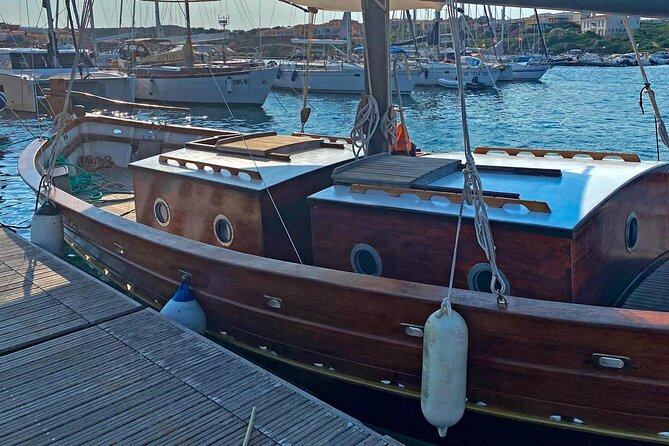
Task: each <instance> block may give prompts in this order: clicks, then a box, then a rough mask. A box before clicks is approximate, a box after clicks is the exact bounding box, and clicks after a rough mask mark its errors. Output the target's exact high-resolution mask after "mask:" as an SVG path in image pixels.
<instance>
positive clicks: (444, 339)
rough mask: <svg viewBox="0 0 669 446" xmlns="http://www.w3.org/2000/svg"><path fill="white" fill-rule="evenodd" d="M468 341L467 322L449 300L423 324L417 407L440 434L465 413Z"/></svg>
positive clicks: (444, 433)
mask: <svg viewBox="0 0 669 446" xmlns="http://www.w3.org/2000/svg"><path fill="white" fill-rule="evenodd" d="M468 341H469V334H468V331H467V323H466V322H465V320H464V319H463V318H462V316H460V315H459V314H458V313H457V312H456V311H455V310H453V309H452V308H451V303H450V301H448V300H446V301H445V304H442V307H441V308H440V309H439V310H437V311H435V312H434V313H432V315H431V316H430V317H429V318H428V319H427V322H426V323H425V329H424V335H423V377H422V386H421V396H420V406H421V409H422V410H423V416H425V418H426V419H427V421H429V422H430V424H432V425H433V426H435V427H436V428H437V429H438V430H439V435H440V436H441V437H445V436H446V431H447V429H448V428H449V427H451V426H453V425H455V423H457V422H458V421H460V419H461V418H462V415H463V414H464V412H465V400H466V398H467V395H466V391H467V344H468Z"/></svg>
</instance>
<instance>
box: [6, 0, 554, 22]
mask: <svg viewBox="0 0 669 446" xmlns="http://www.w3.org/2000/svg"><path fill="white" fill-rule="evenodd" d="M73 1H76V2H77V4H78V5H79V10H81V4H82V3H83V0H73ZM133 2H134V0H94V9H93V12H94V19H95V26H96V27H97V28H108V27H118V25H119V13H120V12H121V3H123V17H122V23H123V26H130V24H131V20H132V12H131V11H132V5H133ZM57 4H58V5H59V9H60V13H59V26H64V24H65V19H66V17H67V13H66V12H65V9H64V4H65V0H51V5H52V8H53V9H54V15H55V14H56V12H55V11H56V5H57ZM41 5H42V0H0V22H6V23H12V24H20V25H24V26H31V27H46V14H45V12H44V10H43V8H42V7H41ZM136 8H137V9H136V13H135V18H136V24H137V26H153V24H154V23H155V19H154V3H153V2H152V1H142V0H137V1H136ZM467 8H470V9H469V11H466V12H467V13H468V14H469V15H472V16H479V15H482V14H483V10H482V7H477V10H476V11H475V9H474V8H475V7H474V6H471V7H467ZM190 10H191V22H192V25H193V27H205V28H218V17H219V16H229V17H230V26H229V29H250V28H257V27H258V26H259V25H260V26H262V27H273V26H279V25H280V26H289V25H296V24H299V23H306V22H307V17H306V14H305V13H303V12H302V11H300V10H298V9H296V8H294V7H292V6H289V5H286V4H284V3H280V2H279V1H277V0H213V1H208V2H206V3H191V7H190ZM498 10H499V11H500V12H498V13H497V14H499V15H501V8H498ZM160 11H161V22H162V23H163V25H166V24H170V25H183V24H184V22H185V19H184V13H183V6H182V5H180V4H169V3H161V4H160ZM475 12H477V13H475ZM540 12H546V11H540ZM531 13H532V11H531V10H530V9H524V10H523V16H527V15H530V14H531ZM395 14H396V15H397V16H398V17H399V15H398V14H400V13H399V12H396V13H395ZM427 14H428V12H427V11H422V12H419V14H418V18H419V19H422V18H427V17H431V14H432V13H431V12H430V13H429V14H430V16H428V15H427ZM519 15H520V10H519V9H518V8H513V9H510V8H507V17H512V18H515V17H518V16H519ZM340 17H341V13H334V12H319V13H318V15H317V19H316V21H317V23H323V22H327V21H329V20H332V19H334V18H340ZM353 18H354V19H357V20H360V17H359V15H358V14H353Z"/></svg>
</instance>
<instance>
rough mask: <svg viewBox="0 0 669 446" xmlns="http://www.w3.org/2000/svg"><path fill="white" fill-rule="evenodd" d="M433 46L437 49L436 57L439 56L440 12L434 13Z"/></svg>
mask: <svg viewBox="0 0 669 446" xmlns="http://www.w3.org/2000/svg"><path fill="white" fill-rule="evenodd" d="M434 29H435V36H434V45H435V46H436V47H437V56H439V47H440V46H441V11H435V12H434Z"/></svg>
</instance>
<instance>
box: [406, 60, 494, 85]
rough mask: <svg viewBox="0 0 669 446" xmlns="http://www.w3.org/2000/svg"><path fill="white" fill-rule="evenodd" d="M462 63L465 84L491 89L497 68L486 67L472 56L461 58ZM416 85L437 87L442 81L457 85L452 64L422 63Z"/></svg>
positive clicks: (454, 68)
mask: <svg viewBox="0 0 669 446" xmlns="http://www.w3.org/2000/svg"><path fill="white" fill-rule="evenodd" d="M462 61H463V63H464V65H463V70H462V75H463V79H464V81H465V83H466V84H472V85H474V84H478V85H481V86H482V87H493V86H494V85H495V83H496V82H497V80H498V79H499V76H500V73H501V70H500V68H498V67H492V66H489V65H486V64H485V63H484V62H483V61H482V60H481V59H478V58H476V57H472V56H462ZM421 68H423V71H422V72H421V74H420V76H419V77H418V80H417V82H416V84H417V85H437V84H440V82H439V80H440V79H444V80H445V81H447V82H449V83H456V84H457V71H456V67H455V63H452V62H423V63H421Z"/></svg>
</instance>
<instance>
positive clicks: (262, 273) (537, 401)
mask: <svg viewBox="0 0 669 446" xmlns="http://www.w3.org/2000/svg"><path fill="white" fill-rule="evenodd" d="M530 1H532V2H534V3H540V5H537V6H540V7H554V8H564V9H572V8H575V9H579V7H580V8H585V7H586V4H585V3H587V6H588V9H590V10H593V9H594V10H597V11H602V12H611V13H618V14H636V15H643V16H655V15H668V14H669V6H668V5H666V4H665V3H663V2H644V3H643V4H641V3H638V2H634V3H633V2H628V1H623V0H608V1H607V2H599V3H597V4H595V2H585V3H584V2H581V1H577V0H527V2H530ZM301 3H303V4H305V5H307V6H311V7H321V6H328V5H329V6H332V5H333V4H334V3H333V2H331V1H329V0H320V1H319V0H302V1H301ZM336 3H337V5H338V6H341V7H342V8H345V9H347V10H351V9H355V8H358V9H360V6H361V5H360V2H358V1H355V0H348V1H342V2H336ZM339 3H341V5H339ZM491 3H493V4H505V3H506V4H514V5H516V4H521V3H525V0H509V1H508V2H507V1H506V0H495V1H493V2H491ZM362 6H363V8H362V9H363V14H364V26H365V27H366V36H367V46H368V47H369V51H368V52H367V60H366V61H365V62H366V63H365V67H367V69H368V70H369V76H370V78H371V79H372V80H373V82H371V83H370V86H369V90H368V92H367V98H366V99H365V101H366V102H365V104H364V107H361V109H364V108H365V107H367V108H369V107H371V106H372V105H371V104H376V105H375V107H376V108H377V109H378V110H381V111H382V110H387V109H388V108H389V97H390V94H389V93H390V88H389V86H390V82H391V81H390V73H389V58H390V55H389V52H388V47H387V43H386V42H387V41H388V39H387V37H388V36H387V30H388V27H387V22H388V10H389V9H391V8H400V9H405V8H407V7H421V6H423V7H432V8H441V6H442V5H441V4H440V3H434V2H432V3H430V2H415V3H414V2H411V1H409V0H401V1H397V2H392V1H391V2H390V4H389V2H388V1H387V0H386V1H385V2H379V1H377V0H363V1H362ZM381 6H384V7H385V10H384V8H382V7H381ZM372 98H374V100H372ZM461 98H462V101H464V96H462V97H461ZM363 111H364V110H363ZM364 114H365V115H369V113H364ZM363 122H364V121H363ZM363 122H360V124H361V125H360V128H361V129H363V130H364V129H371V128H373V127H372V126H366V125H363ZM368 122H369V121H368ZM62 131H63V134H64V135H65V137H66V138H65V139H63V140H62V141H63V142H61V143H59V142H58V141H56V140H55V139H54V138H51V139H48V140H43V139H38V140H35V141H33V142H32V143H30V144H29V145H28V146H27V147H26V148H25V150H24V151H23V152H22V154H21V157H20V160H19V172H20V174H21V176H22V177H23V179H24V181H25V182H26V183H27V184H28V185H30V187H32V188H33V189H34V190H36V191H41V189H40V182H41V179H42V177H43V175H45V174H48V173H49V171H48V170H45V168H44V166H45V160H47V159H49V158H50V157H52V155H55V154H56V153H58V154H60V155H61V156H63V157H64V158H65V159H67V160H68V161H69V162H71V163H76V161H77V160H78V159H80V158H81V157H84V158H86V157H92V158H93V159H95V158H96V157H102V158H104V157H109V158H108V160H111V161H112V163H109V162H107V163H106V164H105V167H101V168H100V169H98V170H96V173H98V174H99V175H100V176H101V177H103V178H105V179H106V180H105V181H101V182H100V183H99V184H98V187H99V188H100V191H101V193H102V194H103V199H102V200H95V201H93V200H89V199H87V197H85V196H81V195H78V194H77V193H76V192H75V191H73V190H70V189H69V187H68V182H67V181H62V180H66V179H67V178H60V177H59V178H54V179H53V180H54V181H53V182H52V184H54V185H55V186H54V187H52V188H51V189H50V190H48V191H47V193H48V198H49V200H50V201H51V202H52V203H53V204H54V205H55V206H57V208H58V209H59V211H60V212H61V213H62V216H63V219H64V224H65V228H66V240H67V243H69V244H70V246H72V248H73V249H75V250H77V251H78V252H80V253H81V254H82V256H83V258H84V259H86V261H88V262H89V263H90V264H91V265H93V266H95V267H96V268H97V269H98V270H99V272H100V274H103V275H104V276H105V277H107V278H108V279H109V280H110V281H113V282H115V283H116V284H118V285H119V286H121V287H123V288H124V289H125V290H126V291H127V292H129V293H132V294H133V295H135V296H137V297H138V298H141V299H143V300H144V301H145V302H146V303H148V304H150V305H153V306H155V307H161V306H162V305H164V304H165V303H166V302H167V300H168V299H169V297H170V296H171V295H172V294H173V293H174V291H175V290H176V289H177V287H178V286H179V284H180V283H181V282H182V280H187V281H188V283H190V284H191V286H192V288H193V291H194V293H195V294H196V296H197V298H198V300H199V302H200V304H201V305H202V307H203V308H204V311H205V313H206V315H207V321H208V330H209V333H210V334H211V335H212V336H214V337H216V338H217V339H218V340H219V341H220V342H223V343H225V344H226V345H228V346H230V347H231V348H235V349H237V350H238V351H240V352H243V353H244V354H246V355H248V356H249V357H252V358H254V359H255V360H257V361H258V362H261V363H262V364H264V365H266V366H267V367H270V368H272V369H274V370H277V371H279V372H281V373H283V374H284V375H285V376H288V377H290V378H291V379H294V380H296V381H299V382H300V383H302V384H303V385H305V386H308V385H309V384H310V383H314V382H318V383H319V384H320V385H319V386H317V387H315V388H313V389H312V390H313V391H315V392H316V393H318V394H320V395H325V394H328V395H329V396H330V397H332V398H333V400H332V401H337V402H338V403H339V404H341V405H342V407H344V408H346V409H347V410H350V411H351V412H352V413H353V414H355V415H358V416H362V417H364V418H365V419H366V420H368V421H369V422H371V423H372V424H374V425H377V426H385V427H387V428H389V429H392V430H395V431H403V432H407V433H410V434H412V435H415V436H421V437H423V438H426V439H428V440H430V441H433V440H434V441H438V440H437V439H438V437H437V431H436V429H433V428H432V427H431V426H430V425H429V424H428V423H427V422H426V421H425V420H423V418H422V415H421V408H420V406H421V403H420V399H421V397H422V398H426V397H429V395H427V394H426V392H425V391H424V390H425V388H424V387H423V391H422V392H421V384H425V380H426V377H427V378H430V373H442V372H443V371H444V370H448V369H449V367H447V365H448V364H442V365H441V366H439V365H437V366H436V367H435V368H434V369H426V368H425V367H424V366H423V361H424V360H425V358H426V357H427V356H426V355H425V354H424V350H423V346H424V345H423V344H424V342H427V341H426V339H425V338H424V335H425V333H426V332H427V331H428V330H429V329H430V327H429V324H426V320H428V317H431V316H430V315H431V314H433V313H434V312H438V311H440V308H441V305H443V304H444V302H443V301H444V297H448V299H449V302H450V303H449V305H452V309H453V310H455V311H457V313H459V314H460V315H461V316H462V318H463V320H464V321H465V322H466V327H467V328H466V329H467V333H468V339H469V347H468V352H467V354H466V356H465V359H466V389H462V390H463V397H464V396H466V409H467V412H466V415H465V418H464V419H463V421H461V423H465V425H466V426H470V427H472V424H471V423H472V422H473V421H472V420H475V421H476V422H477V424H476V425H475V426H476V427H475V428H473V429H472V430H471V431H469V434H468V435H470V436H471V435H475V434H476V433H477V432H478V431H479V430H480V429H486V428H489V427H492V428H493V429H498V428H500V423H501V422H500V420H502V419H506V420H515V421H517V422H522V423H523V424H522V427H523V428H524V429H532V428H533V426H544V427H549V428H557V429H555V430H554V431H551V433H550V438H551V439H556V438H561V437H560V436H561V435H563V434H564V433H565V432H570V433H572V434H574V435H577V434H582V435H586V434H590V435H597V436H600V437H604V438H613V437H617V438H622V439H628V440H633V441H635V442H640V441H643V442H656V443H665V444H666V443H667V442H669V438H668V437H669V434H667V432H669V413H668V412H667V410H666V409H667V407H669V375H668V374H667V365H668V364H669V355H668V353H667V351H668V350H667V345H668V343H669V312H667V310H669V305H667V299H666V296H667V292H666V283H667V281H666V279H663V278H666V274H667V265H666V263H665V261H666V259H667V258H668V256H669V226H668V225H667V221H669V196H668V195H667V193H666V191H667V189H668V188H669V164H667V163H661V162H648V161H640V160H639V158H638V156H636V155H634V154H617V153H607V152H584V151H579V150H564V151H560V150H532V149H508V148H506V149H504V148H490V147H487V148H486V147H481V148H478V149H476V150H475V151H474V153H473V155H471V153H470V151H468V150H466V151H465V152H464V153H445V154H434V155H426V156H419V157H411V156H391V155H388V154H387V148H388V146H389V145H390V142H389V135H388V134H387V133H386V132H387V131H388V130H387V127H386V128H385V130H384V127H383V126H380V125H379V126H377V127H376V128H375V131H373V132H369V134H368V135H366V136H365V138H366V139H367V140H368V141H367V142H368V145H367V153H366V156H365V157H363V158H360V159H355V153H354V151H353V150H352V145H354V144H355V145H357V144H358V143H359V140H358V139H356V138H354V139H349V138H347V137H341V138H338V137H335V136H319V135H308V134H304V133H299V134H293V135H278V134H275V133H273V132H266V133H251V134H248V133H246V134H244V133H240V132H236V131H230V130H219V129H209V128H197V127H183V126H175V125H169V124H163V123H161V124H160V125H157V124H155V123H152V122H143V121H136V120H130V119H121V118H112V117H103V116H94V115H87V116H85V117H81V116H78V117H76V119H75V120H73V121H71V122H69V123H67V124H65V127H64V128H63V129H62ZM54 151H56V152H54ZM470 155H471V156H473V158H474V160H475V165H476V166H478V167H476V170H477V172H478V174H476V173H475V172H474V170H473V169H474V167H473V164H471V162H470V160H469V156H470ZM613 157H615V158H617V159H610V158H613ZM463 166H465V169H466V172H467V175H473V176H477V175H478V176H480V178H481V186H482V187H481V188H478V189H477V190H478V192H477V193H476V194H477V195H476V196H477V197H479V198H476V199H474V198H472V200H473V201H472V202H473V203H479V206H478V207H475V206H473V205H470V204H468V199H469V196H463V175H464V174H463ZM470 178H471V177H470ZM465 184H466V183H465ZM121 186H123V187H124V188H125V189H126V190H127V192H128V194H125V195H122V196H119V195H118V194H117V193H118V190H119V188H120V187H121ZM115 194H116V195H115ZM481 203H484V204H481ZM484 210H486V212H487V215H488V221H489V227H490V231H492V232H490V231H488V230H482V231H478V230H476V231H475V230H474V228H473V227H472V223H471V222H472V219H475V218H476V217H477V216H480V213H481V212H483V211H484ZM460 223H461V224H460ZM478 227H479V226H477V228H478ZM459 228H460V229H459ZM456 233H458V234H459V242H457V243H459V250H458V252H457V255H454V247H455V246H456V245H457V243H456V236H455V234H456ZM491 234H494V237H495V238H494V244H495V245H496V249H494V247H493V249H492V250H489V251H488V252H487V256H486V255H484V253H483V252H482V251H481V249H480V246H479V243H481V244H482V245H485V246H487V247H490V245H489V242H490V240H491V237H492V236H491ZM493 255H494V256H496V262H495V263H494V262H493V261H492V260H490V259H491V258H495V257H492V256H493ZM449 270H452V274H449V272H448V271H449ZM449 277H452V278H453V286H452V287H451V286H450V285H449V282H450V280H449ZM491 278H494V281H492V280H491ZM156 336H160V334H159V333H156ZM453 342H456V339H451V338H444V339H442V340H441V344H439V345H441V346H442V347H444V346H446V347H447V346H448V345H449V344H451V343H453ZM434 345H435V344H433V346H434ZM211 373H216V371H211ZM426 373H427V375H426ZM458 403H461V404H463V407H464V405H465V401H464V398H463V400H462V401H459V402H458ZM448 409H449V407H443V410H444V412H446V411H448ZM356 410H357V412H356ZM460 415H461V414H460ZM457 419H459V417H456V418H455V421H457ZM461 425H462V424H461ZM458 426H459V425H455V427H453V428H451V429H449V431H453V433H457V430H458ZM440 429H441V428H440ZM440 432H442V433H443V430H440ZM449 435H451V434H449ZM514 438H515V437H514ZM534 438H535V439H536V437H534ZM588 438H589V440H588V441H589V442H590V441H591V440H592V437H588ZM572 444H579V442H578V441H576V442H572Z"/></svg>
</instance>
